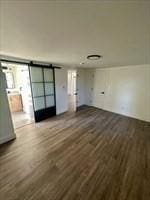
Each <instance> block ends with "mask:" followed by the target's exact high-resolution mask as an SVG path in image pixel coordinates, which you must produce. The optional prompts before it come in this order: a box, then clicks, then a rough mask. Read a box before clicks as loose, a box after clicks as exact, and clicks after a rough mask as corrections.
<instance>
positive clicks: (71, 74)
mask: <svg viewBox="0 0 150 200" xmlns="http://www.w3.org/2000/svg"><path fill="white" fill-rule="evenodd" d="M76 79H77V72H76V70H68V111H71V112H75V111H76V95H77V89H76Z"/></svg>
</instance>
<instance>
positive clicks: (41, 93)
mask: <svg viewBox="0 0 150 200" xmlns="http://www.w3.org/2000/svg"><path fill="white" fill-rule="evenodd" d="M29 68H30V80H31V89H32V98H33V107H34V117H35V122H39V121H42V120H44V119H46V118H49V117H52V116H54V115H56V101H55V76H54V68H52V67H45V66H40V65H36V64H34V65H32V64H31V65H30V66H29Z"/></svg>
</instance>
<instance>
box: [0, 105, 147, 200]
mask: <svg viewBox="0 0 150 200" xmlns="http://www.w3.org/2000/svg"><path fill="white" fill-rule="evenodd" d="M16 134H17V139H16V140H14V141H12V142H10V143H8V144H5V145H2V146H1V147H0V200H31V199H32V200H150V123H147V122H144V121H140V120H135V119H132V118H128V117H124V116H121V115H118V114H114V113H111V112H107V111H103V110H98V109H95V108H90V107H89V108H85V109H83V110H81V111H79V112H77V113H66V114H63V115H60V116H57V117H54V118H51V119H49V120H46V121H43V122H41V123H38V124H30V125H27V126H25V127H23V128H19V129H17V130H16Z"/></svg>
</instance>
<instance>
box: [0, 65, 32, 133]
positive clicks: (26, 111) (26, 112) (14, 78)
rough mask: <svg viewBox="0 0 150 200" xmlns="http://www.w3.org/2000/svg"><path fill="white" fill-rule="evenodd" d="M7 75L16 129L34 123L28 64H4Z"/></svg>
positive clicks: (8, 92) (8, 93)
mask: <svg viewBox="0 0 150 200" xmlns="http://www.w3.org/2000/svg"><path fill="white" fill-rule="evenodd" d="M1 64H2V71H3V72H4V73H5V75H6V81H7V96H8V103H9V108H10V112H11V116H12V121H13V125H14V128H15V129H16V128H20V127H22V126H25V125H27V124H30V123H33V122H34V112H33V103H32V94H31V85H30V76H29V68H28V64H13V63H6V62H2V63H1Z"/></svg>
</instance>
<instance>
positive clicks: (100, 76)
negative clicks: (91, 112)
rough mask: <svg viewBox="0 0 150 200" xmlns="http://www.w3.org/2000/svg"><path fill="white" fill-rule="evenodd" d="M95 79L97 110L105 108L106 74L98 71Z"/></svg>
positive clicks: (95, 104) (94, 97)
mask: <svg viewBox="0 0 150 200" xmlns="http://www.w3.org/2000/svg"><path fill="white" fill-rule="evenodd" d="M94 76H95V78H94V92H93V105H94V106H95V107H97V108H101V109H103V108H104V98H105V87H106V72H105V71H104V70H97V71H96V73H95V75H94Z"/></svg>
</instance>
